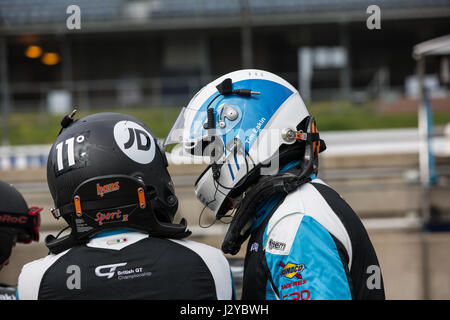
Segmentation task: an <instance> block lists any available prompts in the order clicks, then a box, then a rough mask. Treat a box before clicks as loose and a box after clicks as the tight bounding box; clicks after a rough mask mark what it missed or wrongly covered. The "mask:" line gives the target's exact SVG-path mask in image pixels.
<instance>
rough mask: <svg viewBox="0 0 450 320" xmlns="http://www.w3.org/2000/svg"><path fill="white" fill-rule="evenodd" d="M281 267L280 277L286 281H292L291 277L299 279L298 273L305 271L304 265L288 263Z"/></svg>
mask: <svg viewBox="0 0 450 320" xmlns="http://www.w3.org/2000/svg"><path fill="white" fill-rule="evenodd" d="M282 267H283V269H281V272H280V275H281V276H282V277H286V278H288V279H292V278H293V277H297V278H300V279H301V275H300V272H302V271H303V270H305V265H304V264H294V263H288V264H286V265H282Z"/></svg>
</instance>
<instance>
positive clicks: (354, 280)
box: [242, 179, 385, 300]
mask: <svg viewBox="0 0 450 320" xmlns="http://www.w3.org/2000/svg"><path fill="white" fill-rule="evenodd" d="M384 298H385V295H384V287H383V279H382V276H381V270H380V267H379V263H378V259H377V256H376V253H375V250H374V248H373V246H372V243H371V241H370V239H369V236H368V234H367V232H366V230H365V228H364V226H363V225H362V223H361V221H360V219H359V218H358V216H357V215H356V214H355V212H354V211H353V210H352V209H351V208H350V206H349V205H348V204H347V203H346V202H345V201H344V200H343V199H342V198H341V197H340V196H339V194H338V193H336V192H335V191H334V190H333V189H332V188H330V187H329V186H327V185H326V184H325V183H324V182H323V181H321V180H320V179H314V180H312V181H311V182H309V183H306V184H304V185H302V186H300V187H299V188H298V189H297V190H296V191H294V192H292V193H290V194H288V195H287V196H286V197H281V196H273V197H271V198H270V199H269V200H268V201H267V202H266V203H265V205H264V206H263V208H260V209H258V213H257V219H256V222H255V223H254V224H253V227H252V233H251V236H250V239H249V242H248V248H247V254H246V258H245V265H244V279H243V292H242V299H252V300H255V299H258V300H263V299H270V300H271V299H283V300H318V299H320V300H334V299H338V300H347V299H384Z"/></svg>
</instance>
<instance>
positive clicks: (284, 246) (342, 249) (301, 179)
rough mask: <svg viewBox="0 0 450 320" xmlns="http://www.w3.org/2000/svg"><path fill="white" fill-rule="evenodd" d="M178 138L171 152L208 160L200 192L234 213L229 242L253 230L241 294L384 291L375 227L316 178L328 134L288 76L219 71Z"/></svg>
mask: <svg viewBox="0 0 450 320" xmlns="http://www.w3.org/2000/svg"><path fill="white" fill-rule="evenodd" d="M172 144H178V147H175V148H174V149H173V151H172V156H179V155H181V156H183V157H184V158H186V155H188V156H193V157H194V158H195V157H198V156H202V157H204V159H207V160H208V161H209V166H208V167H207V168H206V170H205V171H204V172H203V173H202V174H201V175H200V176H199V178H198V179H197V181H196V183H195V193H196V196H197V198H198V199H199V200H200V201H201V202H202V203H203V204H204V206H205V207H208V208H209V209H210V210H211V211H212V212H213V213H214V214H215V215H216V219H218V220H219V219H223V218H224V217H232V220H231V223H230V226H229V228H228V231H227V234H226V236H225V239H224V241H223V244H222V251H223V252H224V253H229V254H233V255H234V254H236V253H238V252H239V251H240V248H241V245H242V244H243V243H244V242H245V241H246V240H247V239H248V246H247V250H246V255H245V262H244V278H243V288H242V299H253V300H254V299H261V300H262V299H283V300H318V299H327V300H328V299H339V300H347V299H384V298H385V294H384V285H383V279H382V275H381V269H380V266H379V263H378V259H377V256H376V253H375V250H374V248H373V246H372V243H371V241H370V239H369V236H368V234H367V232H366V230H365V228H364V226H363V224H362V223H361V221H360V219H359V217H358V216H357V214H356V213H355V212H354V211H353V210H352V208H351V207H350V206H349V205H348V204H347V203H346V202H345V200H344V199H342V198H341V197H340V195H339V194H338V193H336V191H334V190H333V189H332V188H331V187H330V186H328V185H327V184H326V183H325V182H323V181H322V180H321V179H319V178H318V177H317V174H318V154H319V153H320V152H322V151H324V150H325V148H326V147H325V142H324V141H323V140H322V139H320V136H319V132H318V130H317V126H316V122H315V119H314V118H313V117H312V116H310V114H309V113H308V110H307V109H306V107H305V104H304V103H303V101H302V99H301V97H300V94H299V92H298V91H297V90H296V89H295V88H294V87H293V86H292V85H290V84H289V83H288V82H286V81H285V80H284V79H282V78H280V77H278V76H276V75H274V74H272V73H270V72H267V71H262V70H254V69H251V70H239V71H235V72H232V73H229V74H226V75H224V76H222V77H220V78H218V79H216V80H215V81H213V82H212V83H210V84H208V85H207V86H205V87H204V88H203V89H201V90H200V91H199V92H198V93H197V94H196V95H195V96H194V97H193V98H192V100H191V101H190V102H189V104H188V105H187V107H185V108H183V110H182V112H181V113H180V115H179V117H178V119H177V120H176V122H175V124H174V126H173V127H172V130H171V131H170V133H169V135H168V136H167V138H166V139H165V142H164V145H165V146H168V145H172ZM230 212H231V213H230Z"/></svg>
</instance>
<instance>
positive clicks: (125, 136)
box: [114, 121, 155, 164]
mask: <svg viewBox="0 0 450 320" xmlns="http://www.w3.org/2000/svg"><path fill="white" fill-rule="evenodd" d="M114 139H115V140H116V143H117V145H118V146H119V148H120V150H122V152H123V153H125V154H126V155H127V156H128V157H129V158H130V159H132V160H133V161H136V162H138V163H141V164H147V163H150V162H151V161H152V160H153V158H154V157H155V141H154V140H153V138H152V136H151V135H150V133H149V132H148V131H147V130H145V129H144V128H143V127H142V126H140V125H139V124H137V123H135V122H133V121H119V122H117V123H116V125H115V126H114Z"/></svg>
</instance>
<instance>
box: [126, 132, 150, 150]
mask: <svg viewBox="0 0 450 320" xmlns="http://www.w3.org/2000/svg"><path fill="white" fill-rule="evenodd" d="M128 132H129V134H130V140H128V141H127V143H125V144H124V145H123V146H124V147H125V149H130V148H131V147H132V146H133V144H134V137H136V140H137V148H138V149H139V150H142V151H148V150H149V149H150V137H149V135H148V134H147V133H146V132H145V131H142V130H139V129H131V128H128ZM142 137H144V138H145V139H146V142H145V144H142Z"/></svg>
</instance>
